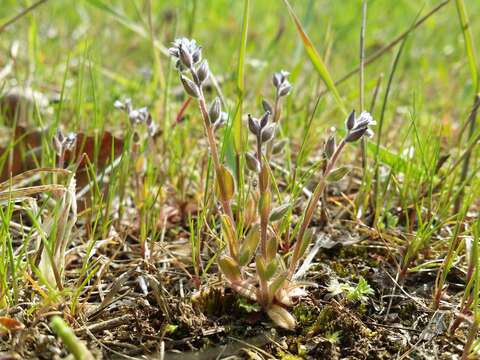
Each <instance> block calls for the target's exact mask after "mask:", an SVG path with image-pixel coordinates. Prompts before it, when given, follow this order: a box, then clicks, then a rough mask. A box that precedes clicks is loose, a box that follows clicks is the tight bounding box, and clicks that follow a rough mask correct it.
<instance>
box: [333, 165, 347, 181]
mask: <svg viewBox="0 0 480 360" xmlns="http://www.w3.org/2000/svg"><path fill="white" fill-rule="evenodd" d="M350 170H351V169H350V168H349V167H348V166H342V167H339V168H337V169H334V170H332V172H331V173H330V174H328V175H327V181H328V182H337V181H340V180H342V179H343V177H344V176H345V175H347V174H348V173H349V172H350Z"/></svg>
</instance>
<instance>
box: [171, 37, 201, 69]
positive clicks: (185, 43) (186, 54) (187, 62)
mask: <svg viewBox="0 0 480 360" xmlns="http://www.w3.org/2000/svg"><path fill="white" fill-rule="evenodd" d="M168 52H169V54H170V55H171V56H173V57H174V58H176V59H177V62H176V63H175V66H176V68H177V70H179V71H185V70H188V69H190V68H191V67H192V66H193V65H195V64H197V63H198V62H199V61H200V60H201V58H202V47H201V46H198V45H197V42H196V41H195V40H193V39H192V40H190V39H187V38H180V39H176V40H175V41H174V42H173V44H172V47H171V48H169V49H168Z"/></svg>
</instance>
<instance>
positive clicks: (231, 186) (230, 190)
mask: <svg viewBox="0 0 480 360" xmlns="http://www.w3.org/2000/svg"><path fill="white" fill-rule="evenodd" d="M218 180H219V181H218V186H219V188H220V189H219V191H220V198H221V199H222V200H231V199H232V198H233V195H235V180H234V179H233V175H232V172H231V171H230V170H229V169H228V168H227V167H226V166H225V165H221V166H220V169H219V172H218Z"/></svg>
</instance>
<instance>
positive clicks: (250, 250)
mask: <svg viewBox="0 0 480 360" xmlns="http://www.w3.org/2000/svg"><path fill="white" fill-rule="evenodd" d="M259 242H260V224H255V225H254V226H253V227H252V228H251V229H250V230H249V231H248V234H247V237H246V238H245V241H244V242H243V244H242V248H241V249H240V258H239V262H240V265H242V266H245V265H247V264H248V263H250V261H251V260H252V258H253V255H255V251H256V250H257V247H258V243H259Z"/></svg>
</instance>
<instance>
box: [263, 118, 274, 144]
mask: <svg viewBox="0 0 480 360" xmlns="http://www.w3.org/2000/svg"><path fill="white" fill-rule="evenodd" d="M275 128H276V126H275V124H273V123H272V124H268V125H267V126H266V127H265V128H264V129H263V130H262V137H261V138H262V143H266V142H268V141H270V140H272V139H273V135H275Z"/></svg>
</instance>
